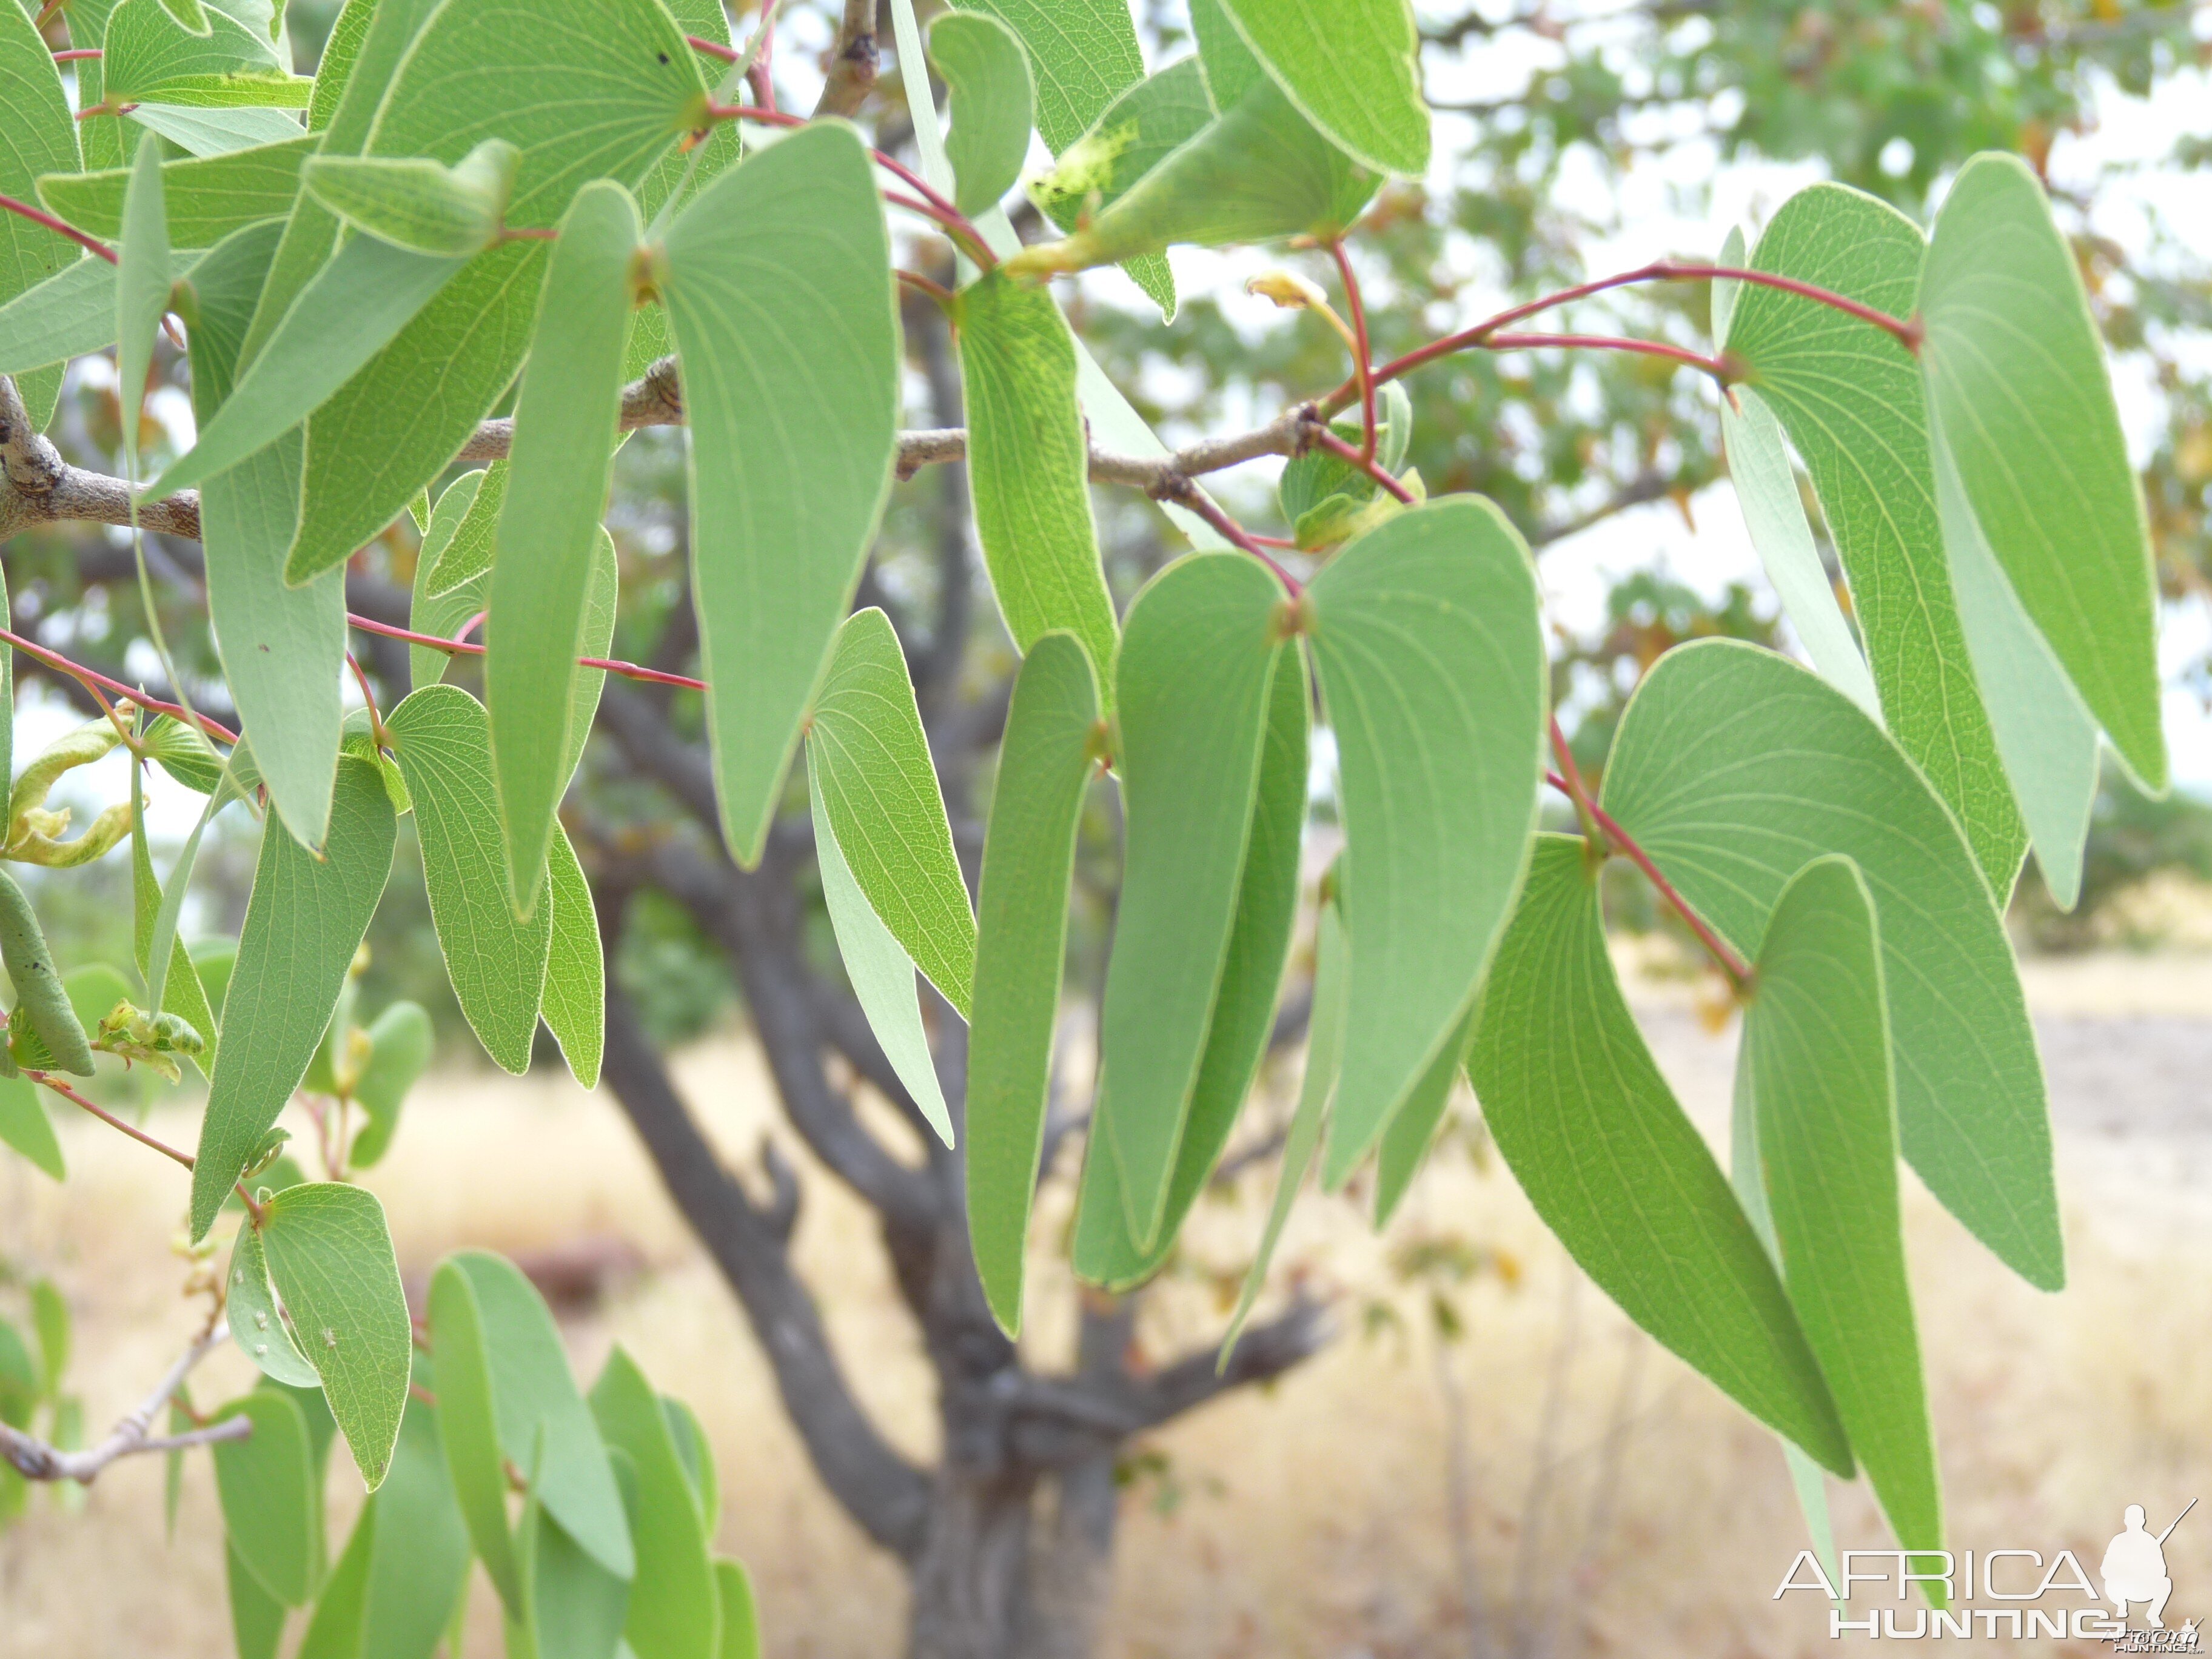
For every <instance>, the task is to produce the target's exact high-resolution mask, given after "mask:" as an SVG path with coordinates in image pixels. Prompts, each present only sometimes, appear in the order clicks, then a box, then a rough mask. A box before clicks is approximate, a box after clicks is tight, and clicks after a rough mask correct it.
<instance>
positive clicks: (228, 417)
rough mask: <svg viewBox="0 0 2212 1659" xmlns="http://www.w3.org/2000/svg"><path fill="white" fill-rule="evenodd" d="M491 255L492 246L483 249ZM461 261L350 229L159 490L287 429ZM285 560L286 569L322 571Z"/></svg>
mask: <svg viewBox="0 0 2212 1659" xmlns="http://www.w3.org/2000/svg"><path fill="white" fill-rule="evenodd" d="M487 257H491V258H496V257H497V256H496V254H494V255H491V256H487ZM465 263H466V261H465V260H462V259H458V258H448V257H446V256H444V255H441V254H430V253H417V252H414V251H413V250H411V249H409V248H403V247H395V246H393V245H392V244H391V243H390V242H386V241H384V240H380V238H377V237H374V236H356V237H355V238H354V239H353V240H351V241H349V242H348V243H347V244H346V245H345V246H343V248H341V249H339V250H338V252H337V257H336V258H333V259H331V262H330V264H327V265H325V266H324V267H323V269H322V270H320V271H319V272H318V273H317V274H316V276H315V278H314V280H313V282H311V283H308V284H307V287H306V288H305V289H302V290H301V294H300V297H299V298H298V299H297V300H295V301H293V302H292V307H291V309H290V310H289V311H287V312H286V313H284V319H283V321H282V322H281V323H279V324H278V325H276V328H275V329H274V330H273V331H271V332H270V336H269V338H268V341H267V343H265V344H264V346H263V347H262V348H261V349H260V351H259V353H258V355H256V356H254V358H253V360H252V362H251V363H250V364H248V365H247V367H246V369H245V370H244V372H243V373H241V374H240V375H239V376H238V380H237V384H236V386H234V388H233V390H232V392H231V393H230V395H229V396H228V398H225V399H224V400H223V404H222V408H221V409H220V410H217V411H216V417H215V418H214V419H213V420H212V421H210V422H208V423H207V424H206V425H205V426H204V427H202V428H200V431H199V438H198V441H197V442H196V443H194V444H193V445H192V447H191V448H190V449H189V450H187V451H185V453H184V454H182V455H180V456H179V457H178V458H177V459H176V460H174V461H173V462H172V463H170V465H169V468H168V470H167V471H165V472H164V473H162V475H161V478H160V480H159V481H158V482H157V483H155V485H154V486H153V490H152V493H153V494H155V495H167V494H170V493H172V492H173V491H175V490H179V489H185V487H186V486H188V485H191V484H196V483H199V482H201V480H203V479H205V478H212V477H216V476H217V475H218V474H220V473H221V472H222V471H224V470H225V469H227V468H229V467H233V466H235V465H238V464H239V463H240V461H242V460H244V459H246V457H247V456H249V455H251V454H252V453H254V452H255V451H256V450H258V449H260V448H262V447H264V446H265V445H268V444H270V443H273V442H275V441H276V440H277V439H278V438H280V437H282V436H283V435H284V434H286V433H287V432H289V431H291V430H292V429H293V428H295V427H296V426H298V425H299V423H300V422H301V421H302V420H304V419H306V418H307V416H308V415H309V414H310V413H311V412H313V410H315V409H316V408H318V407H319V405H320V404H323V403H324V402H325V400H326V399H327V398H329V397H330V396H331V393H332V392H336V391H337V389H338V388H339V387H340V386H343V385H345V384H346V382H347V381H348V380H349V379H351V378H352V377H353V375H354V374H355V371H356V370H357V369H359V368H361V366H362V364H363V363H366V362H368V360H369V359H370V358H371V357H373V356H375V355H376V353H377V351H378V350H379V349H380V348H381V347H382V346H383V345H384V344H385V343H386V342H387V341H389V340H390V339H391V338H392V337H393V336H394V335H396V334H398V332H399V331H401V330H402V329H404V327H406V325H407V324H408V322H409V320H410V319H411V318H413V317H414V315H415V314H416V313H417V312H419V311H421V310H422V307H425V306H426V305H428V303H429V302H430V300H431V298H432V296H433V295H435V294H436V293H437V292H438V290H439V289H441V288H443V287H445V286H446V284H447V283H449V282H451V281H452V280H453V276H454V275H455V273H456V272H458V271H459V270H460V269H461V267H462V266H463V264H465ZM322 568H323V567H318V568H315V569H312V570H311V569H305V568H297V567H296V566H295V564H294V562H291V561H290V560H289V559H288V562H287V567H286V574H287V575H288V576H291V577H295V578H296V579H297V580H301V581H305V580H308V579H309V578H311V577H313V576H316V575H319V574H321V570H322Z"/></svg>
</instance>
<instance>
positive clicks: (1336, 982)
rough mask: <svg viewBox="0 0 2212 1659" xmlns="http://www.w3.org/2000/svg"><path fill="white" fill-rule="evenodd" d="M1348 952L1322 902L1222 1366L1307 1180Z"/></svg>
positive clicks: (1338, 1046)
mask: <svg viewBox="0 0 2212 1659" xmlns="http://www.w3.org/2000/svg"><path fill="white" fill-rule="evenodd" d="M1351 951H1352V946H1351V943H1350V941H1349V940H1347V939H1346V937H1345V928H1344V910H1343V907H1342V906H1341V905H1340V904H1339V903H1337V902H1335V901H1334V900H1332V899H1324V900H1323V901H1322V907H1321V915H1320V917H1319V919H1318V921H1316V927H1315V933H1314V975H1313V1012H1312V1014H1311V1016H1310V1019H1309V1021H1308V1024H1307V1028H1306V1029H1307V1032H1308V1037H1307V1042H1306V1067H1305V1073H1304V1076H1303V1077H1301V1078H1300V1079H1299V1081H1298V1103H1297V1109H1296V1110H1295V1111H1294V1112H1293V1113H1292V1114H1291V1127H1290V1133H1288V1135H1286V1136H1285V1139H1284V1141H1283V1167H1282V1170H1281V1171H1280V1173H1279V1174H1278V1175H1277V1176H1276V1177H1275V1197H1274V1201H1273V1203H1271V1204H1270V1205H1269V1206H1268V1207H1267V1223H1266V1225H1264V1226H1263V1227H1262V1228H1261V1231H1260V1242H1259V1244H1258V1245H1257V1247H1255V1249H1254V1250H1253V1252H1252V1266H1251V1267H1250V1268H1249V1270H1248V1271H1247V1272H1246V1273H1245V1275H1244V1288H1243V1291H1240V1292H1239V1293H1238V1295H1237V1306H1236V1309H1235V1310H1234V1311H1233V1312H1231V1314H1230V1316H1229V1328H1228V1329H1227V1331H1226V1332H1225V1333H1224V1334H1223V1335H1222V1338H1221V1363H1222V1364H1223V1365H1224V1366H1226V1365H1227V1364H1228V1363H1229V1356H1230V1354H1231V1352H1233V1351H1234V1350H1235V1348H1236V1346H1237V1337H1238V1336H1240V1335H1241V1334H1243V1329H1244V1322H1245V1321H1246V1320H1248V1319H1249V1318H1250V1317H1251V1316H1252V1307H1253V1304H1255V1303H1256V1302H1257V1301H1259V1299H1260V1292H1261V1291H1262V1290H1263V1289H1265V1288H1266V1286H1267V1265H1268V1263H1270V1262H1271V1261H1273V1260H1274V1259H1275V1246H1276V1245H1277V1244H1279V1243H1281V1242H1282V1237H1283V1226H1284V1224H1285V1223H1286V1222H1287V1221H1289V1220H1290V1218H1291V1205H1292V1204H1293V1203H1294V1202H1296V1201H1297V1195H1298V1188H1299V1186H1300V1185H1301V1184H1302V1183H1303V1182H1304V1180H1305V1178H1306V1166H1307V1165H1308V1164H1311V1163H1312V1162H1313V1155H1314V1151H1315V1149H1316V1147H1318V1146H1320V1145H1321V1133H1322V1123H1323V1121H1324V1120H1325V1119H1326V1117H1327V1115H1328V1103H1329V1098H1330V1097H1331V1096H1332V1095H1333V1094H1334V1092H1335V1091H1336V1079H1337V1067H1338V1066H1339V1064H1340V1062H1341V1061H1342V1060H1343V1058H1344V1034H1345V1016H1346V1012H1347V1009H1348V1007H1349V1005H1350V1000H1351V989H1352V987H1351V983H1350V975H1351V969H1352V963H1351V960H1350V958H1351Z"/></svg>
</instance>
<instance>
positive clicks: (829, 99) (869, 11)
mask: <svg viewBox="0 0 2212 1659" xmlns="http://www.w3.org/2000/svg"><path fill="white" fill-rule="evenodd" d="M881 62H882V54H881V53H880V52H878V50H877V48H876V0H845V9H844V15H843V16H842V18H841V19H840V20H839V21H838V24H837V40H836V45H835V46H832V47H831V48H830V54H829V75H828V76H827V77H826V78H825V79H824V80H823V83H822V96H821V98H820V99H819V100H817V102H816V104H815V106H814V112H815V114H817V116H819V115H845V116H851V115H857V114H858V113H859V112H860V106H861V105H863V104H865V103H866V102H867V101H868V94H870V93H871V92H872V91H874V90H875V85H876V71H877V70H878V67H879V66H880V64H881Z"/></svg>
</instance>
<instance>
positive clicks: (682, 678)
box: [346, 611, 707, 725]
mask: <svg viewBox="0 0 2212 1659" xmlns="http://www.w3.org/2000/svg"><path fill="white" fill-rule="evenodd" d="M482 620H483V617H482V615H481V613H479V614H478V615H477V616H475V617H471V618H470V619H469V620H468V621H467V622H466V623H464V624H462V628H461V631H462V632H463V633H466V632H468V630H469V629H471V628H473V627H475V626H476V624H477V623H479V622H481V621H482ZM346 621H347V623H349V624H350V625H351V626H353V627H355V628H358V629H361V631H362V633H364V634H381V635H383V636H384V637H385V638H386V639H387V640H404V641H406V642H407V643H408V644H410V645H419V646H423V647H427V648H428V649H429V650H432V651H442V652H444V653H446V654H447V656H449V657H481V656H483V654H484V653H485V651H486V649H487V648H488V647H484V646H481V645H478V644H477V642H476V641H473V640H464V639H451V640H448V639H442V638H441V637H440V636H439V635H435V634H418V633H416V631H415V630H414V629H411V628H401V627H399V626H398V624H396V623H387V622H379V621H377V619H376V618H375V617H362V616H356V614H355V613H354V612H352V611H347V612H346ZM347 660H348V661H349V662H351V661H352V658H351V657H350V656H349V657H348V658H347ZM576 665H577V666H578V667H580V668H601V669H605V671H607V672H608V673H610V674H619V675H621V676H622V677H623V678H624V679H629V680H643V681H645V682H647V684H653V685H677V686H682V687H684V688H685V689H686V690H692V691H704V690H706V689H707V682H706V681H704V680H699V679H694V678H691V676H690V675H689V674H671V673H669V672H668V671H666V670H665V669H660V668H647V666H646V665H644V664H643V663H636V662H624V661H623V660H622V659H620V658H619V657H579V658H577V659H576ZM360 671H361V665H359V664H358V663H356V664H354V672H355V673H356V674H359V673H360ZM368 695H369V692H368V684H367V682H366V681H364V682H363V683H362V696H368ZM375 707H376V705H375V703H374V700H372V701H371V702H370V704H369V708H370V711H371V713H372V714H373V713H374V710H375ZM381 724H382V722H379V725H381Z"/></svg>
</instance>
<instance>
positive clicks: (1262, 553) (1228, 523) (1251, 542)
mask: <svg viewBox="0 0 2212 1659" xmlns="http://www.w3.org/2000/svg"><path fill="white" fill-rule="evenodd" d="M1176 503H1177V505H1179V506H1182V507H1188V508H1189V509H1190V510H1191V511H1192V512H1194V513H1197V514H1198V516H1199V517H1200V518H1201V519H1203V520H1206V523H1208V524H1210V525H1212V526H1213V527H1214V528H1215V529H1216V530H1218V531H1219V532H1221V533H1222V534H1223V535H1224V536H1225V537H1227V538H1229V540H1230V541H1231V543H1233V544H1235V545H1237V547H1240V548H1242V549H1243V550H1244V551H1245V552H1247V553H1249V554H1250V555H1251V556H1253V557H1254V558H1255V559H1257V560H1259V562H1261V564H1264V565H1266V566H1267V568H1268V569H1270V570H1272V571H1273V572H1274V573H1275V580H1277V581H1279V582H1280V583H1282V585H1283V586H1285V587H1286V588H1288V589H1290V591H1291V598H1292V599H1297V597H1298V595H1300V594H1301V593H1303V592H1305V591H1306V589H1305V584H1304V582H1302V581H1300V580H1298V579H1297V577H1296V576H1293V575H1292V574H1291V573H1290V572H1289V571H1287V570H1285V569H1284V568H1283V567H1282V566H1281V565H1280V564H1279V563H1278V562H1276V561H1275V560H1274V559H1273V557H1271V556H1269V554H1268V552H1267V549H1266V548H1264V547H1262V546H1261V545H1260V544H1259V543H1258V542H1257V541H1256V540H1255V539H1254V538H1253V537H1252V534H1251V532H1249V531H1247V530H1246V529H1245V528H1244V526H1243V525H1241V524H1239V523H1237V520H1234V519H1232V518H1231V517H1230V516H1229V515H1228V514H1227V513H1225V512H1223V511H1222V510H1221V508H1220V507H1218V506H1217V505H1215V503H1214V501H1213V499H1212V497H1211V496H1209V495H1207V494H1206V492H1205V491H1204V490H1203V489H1199V488H1198V487H1197V486H1196V485H1195V484H1194V485H1192V486H1191V489H1190V491H1189V493H1188V495H1179V496H1177V497H1176Z"/></svg>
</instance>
